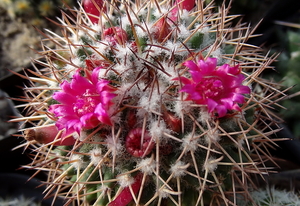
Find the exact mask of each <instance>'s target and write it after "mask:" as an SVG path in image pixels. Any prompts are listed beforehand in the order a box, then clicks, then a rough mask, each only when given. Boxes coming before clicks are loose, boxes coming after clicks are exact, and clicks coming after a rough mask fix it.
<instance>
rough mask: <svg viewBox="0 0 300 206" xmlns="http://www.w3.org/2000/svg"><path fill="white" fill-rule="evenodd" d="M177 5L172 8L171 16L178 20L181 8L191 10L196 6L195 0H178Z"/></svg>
mask: <svg viewBox="0 0 300 206" xmlns="http://www.w3.org/2000/svg"><path fill="white" fill-rule="evenodd" d="M174 6H175V7H174V8H173V9H172V10H171V12H170V16H169V18H170V19H172V20H173V21H176V20H177V16H178V13H179V10H181V11H182V10H187V11H191V10H192V9H193V8H194V7H195V0H176V3H175V5H174Z"/></svg>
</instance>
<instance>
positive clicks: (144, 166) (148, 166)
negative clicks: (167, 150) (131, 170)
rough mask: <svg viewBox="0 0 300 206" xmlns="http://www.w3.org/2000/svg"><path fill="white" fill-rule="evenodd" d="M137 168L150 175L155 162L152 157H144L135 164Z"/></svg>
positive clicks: (153, 169)
mask: <svg viewBox="0 0 300 206" xmlns="http://www.w3.org/2000/svg"><path fill="white" fill-rule="evenodd" d="M137 168H140V170H141V171H142V172H143V173H145V174H147V175H151V174H152V173H153V171H155V168H156V164H155V161H154V160H153V159H152V158H146V159H143V160H142V161H140V162H139V163H138V164H137Z"/></svg>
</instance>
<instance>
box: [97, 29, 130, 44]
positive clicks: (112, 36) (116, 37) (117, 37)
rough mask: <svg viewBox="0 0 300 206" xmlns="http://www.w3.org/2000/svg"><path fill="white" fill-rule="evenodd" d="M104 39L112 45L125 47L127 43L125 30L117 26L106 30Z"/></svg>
mask: <svg viewBox="0 0 300 206" xmlns="http://www.w3.org/2000/svg"><path fill="white" fill-rule="evenodd" d="M102 38H103V40H106V41H108V42H110V43H112V45H116V44H120V45H124V44H125V43H126V41H127V33H126V31H125V30H124V29H122V28H120V27H117V26H115V27H110V28H108V29H105V30H104V32H103V36H102Z"/></svg>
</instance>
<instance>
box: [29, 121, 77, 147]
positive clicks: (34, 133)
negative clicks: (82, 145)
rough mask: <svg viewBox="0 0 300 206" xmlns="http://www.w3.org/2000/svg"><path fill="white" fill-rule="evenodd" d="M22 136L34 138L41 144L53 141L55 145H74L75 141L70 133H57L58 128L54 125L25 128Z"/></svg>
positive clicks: (30, 139)
mask: <svg viewBox="0 0 300 206" xmlns="http://www.w3.org/2000/svg"><path fill="white" fill-rule="evenodd" d="M58 135H59V136H58ZM24 136H25V139H26V140H27V141H32V140H35V141H37V142H38V143H41V144H48V143H50V142H53V141H54V145H55V146H63V145H65V146H68V145H74V143H75V141H76V140H75V139H74V137H73V136H72V135H70V134H69V135H67V134H66V133H65V132H62V133H60V134H59V130H58V129H57V127H56V126H55V125H50V126H45V127H39V128H33V129H27V130H25V132H24Z"/></svg>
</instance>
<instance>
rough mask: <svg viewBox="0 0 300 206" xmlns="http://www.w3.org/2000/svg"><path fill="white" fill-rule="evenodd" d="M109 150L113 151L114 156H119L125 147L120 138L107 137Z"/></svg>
mask: <svg viewBox="0 0 300 206" xmlns="http://www.w3.org/2000/svg"><path fill="white" fill-rule="evenodd" d="M106 146H107V149H109V150H111V153H112V155H119V154H122V153H123V149H124V148H123V146H122V144H121V143H120V142H119V139H118V138H113V137H107V138H106Z"/></svg>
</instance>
